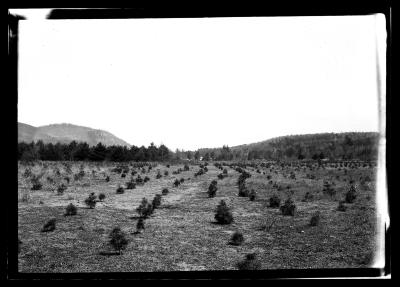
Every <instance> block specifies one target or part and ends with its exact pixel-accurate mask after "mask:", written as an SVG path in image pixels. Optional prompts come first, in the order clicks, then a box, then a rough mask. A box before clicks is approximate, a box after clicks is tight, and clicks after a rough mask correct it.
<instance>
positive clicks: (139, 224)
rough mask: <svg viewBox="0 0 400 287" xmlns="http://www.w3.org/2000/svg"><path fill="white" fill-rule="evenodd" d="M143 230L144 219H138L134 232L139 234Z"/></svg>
mask: <svg viewBox="0 0 400 287" xmlns="http://www.w3.org/2000/svg"><path fill="white" fill-rule="evenodd" d="M143 230H144V219H143V217H140V218H139V220H138V222H137V223H136V232H137V233H141V232H142V231H143Z"/></svg>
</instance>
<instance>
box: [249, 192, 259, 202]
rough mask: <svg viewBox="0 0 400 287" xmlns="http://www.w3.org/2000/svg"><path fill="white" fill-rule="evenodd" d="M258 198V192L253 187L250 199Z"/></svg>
mask: <svg viewBox="0 0 400 287" xmlns="http://www.w3.org/2000/svg"><path fill="white" fill-rule="evenodd" d="M256 198H257V193H256V192H255V191H254V190H253V189H252V190H251V191H250V192H249V199H250V201H254V200H256Z"/></svg>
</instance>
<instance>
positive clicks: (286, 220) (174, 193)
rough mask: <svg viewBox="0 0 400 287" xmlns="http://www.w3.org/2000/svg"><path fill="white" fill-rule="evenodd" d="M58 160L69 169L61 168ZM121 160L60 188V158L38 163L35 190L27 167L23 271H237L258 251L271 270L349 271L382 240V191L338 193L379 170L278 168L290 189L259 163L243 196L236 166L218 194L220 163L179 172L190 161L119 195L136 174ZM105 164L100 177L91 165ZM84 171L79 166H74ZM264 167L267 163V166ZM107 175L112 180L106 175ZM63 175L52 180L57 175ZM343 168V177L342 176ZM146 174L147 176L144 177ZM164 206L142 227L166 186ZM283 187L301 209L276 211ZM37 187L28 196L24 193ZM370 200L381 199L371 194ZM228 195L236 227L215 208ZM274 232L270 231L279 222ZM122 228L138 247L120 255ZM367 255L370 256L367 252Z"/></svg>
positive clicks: (22, 182)
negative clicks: (47, 226)
mask: <svg viewBox="0 0 400 287" xmlns="http://www.w3.org/2000/svg"><path fill="white" fill-rule="evenodd" d="M56 166H58V167H59V169H60V171H61V176H60V177H57V176H56V175H55V174H53V167H56ZM113 167H115V165H111V164H110V165H107V164H102V165H100V167H99V170H98V168H97V167H96V166H95V165H94V164H88V163H87V164H85V172H86V175H85V177H84V178H83V179H82V180H80V181H74V180H73V175H72V176H70V177H71V182H70V184H68V189H67V190H66V191H65V192H64V194H63V195H57V192H56V187H57V184H58V183H60V182H62V178H63V177H65V176H66V171H65V169H64V168H63V166H62V165H61V164H60V163H50V164H49V167H47V168H44V167H43V166H39V165H36V166H35V167H33V168H32V172H33V173H34V174H39V173H40V172H44V173H45V175H44V176H43V180H42V182H43V189H42V190H39V191H31V190H30V185H29V181H28V180H26V179H25V178H23V176H22V174H23V172H24V169H25V167H23V166H20V169H19V179H20V180H19V194H20V198H21V200H20V201H19V210H18V213H19V228H18V233H19V238H20V239H21V241H22V242H23V244H22V247H21V252H20V253H19V270H20V271H21V272H140V271H177V270H231V269H237V268H236V264H237V262H239V261H241V260H242V259H243V258H244V257H245V255H246V254H248V253H252V252H255V253H256V254H257V258H258V259H259V260H260V262H261V268H262V269H276V268H346V267H366V266H367V264H368V263H369V262H368V260H367V259H368V258H369V257H370V255H371V253H372V251H373V248H374V243H375V225H374V224H375V218H376V212H375V200H374V199H375V196H374V187H373V183H372V187H371V188H368V189H366V190H365V189H361V190H359V192H358V197H357V199H356V201H355V203H353V204H348V205H347V206H348V209H347V211H346V212H338V211H336V208H337V205H338V200H339V199H342V198H343V196H344V193H345V192H346V191H347V190H346V188H347V186H348V182H344V181H343V178H349V177H352V178H354V179H358V178H359V177H360V176H361V175H363V176H365V175H369V176H370V177H371V178H374V176H373V175H374V171H373V170H372V169H366V168H365V169H363V168H361V169H358V170H349V171H348V175H347V176H344V172H343V170H342V171H338V170H336V169H326V170H317V171H311V172H310V171H307V172H302V171H300V172H296V180H293V179H290V178H289V177H288V178H285V177H283V176H282V174H283V172H286V173H288V171H287V170H285V171H280V172H278V174H275V173H270V172H267V174H271V175H272V180H273V181H274V182H275V181H276V182H277V183H278V184H280V185H282V186H284V187H286V186H287V185H290V186H291V188H290V190H287V189H286V188H284V189H283V190H282V191H279V192H277V191H276V189H274V188H272V185H269V184H268V180H267V178H266V175H263V174H262V173H261V174H259V173H256V172H255V171H252V169H249V170H250V173H251V174H252V177H251V178H249V179H247V181H246V185H247V186H248V187H249V188H250V189H251V188H253V189H254V190H255V191H256V192H257V199H256V200H255V201H250V200H249V199H248V198H243V197H238V196H237V194H238V187H237V185H236V182H237V178H238V176H239V173H238V172H236V171H234V170H233V169H230V168H228V176H227V177H226V178H224V179H223V180H218V191H217V194H216V197H214V198H208V195H207V190H208V185H209V183H210V182H211V181H212V180H213V179H217V176H218V174H219V173H220V170H219V169H217V168H216V167H214V166H213V165H209V166H208V169H209V171H208V172H207V173H206V174H204V175H201V176H198V177H194V176H193V174H194V172H196V171H197V170H198V168H197V167H191V169H190V171H183V172H181V173H180V174H179V175H172V171H173V170H177V169H178V168H179V167H181V168H182V169H183V165H181V166H171V167H170V168H169V169H167V168H166V167H165V166H161V165H159V166H157V167H156V168H153V169H152V170H151V171H150V173H146V175H148V176H149V177H150V179H151V180H150V181H149V182H147V183H146V184H144V185H138V186H136V189H132V190H125V193H124V194H116V192H115V191H116V189H117V187H118V185H119V184H121V185H122V186H125V183H126V182H127V181H128V180H129V178H130V173H128V176H127V177H126V178H121V176H120V174H117V173H112V172H110V170H111V169H112V168H113ZM92 169H95V170H96V175H92V173H91V170H92ZM157 169H160V170H161V171H164V170H169V171H170V173H169V175H168V176H163V177H162V178H160V179H156V174H157ZM72 170H73V172H74V173H77V172H78V171H79V164H73V167H72ZM260 170H261V171H267V169H262V168H260ZM306 173H313V174H315V175H316V179H317V180H311V179H306V178H305V174H306ZM105 174H107V175H109V176H110V181H109V182H106V181H105ZM49 175H50V176H52V177H53V178H54V184H53V185H51V184H49V183H48V182H47V181H46V180H45V179H46V177H47V176H49ZM336 175H340V180H335V176H336ZM144 176H145V175H143V176H142V177H143V178H144ZM181 177H183V178H185V179H186V178H189V177H190V178H191V179H190V180H185V182H184V183H183V184H181V185H180V186H179V187H173V182H174V180H175V178H178V179H180V178H181ZM331 178H333V181H335V183H336V185H335V189H337V194H336V196H335V197H334V198H331V197H329V196H327V195H325V194H323V192H322V187H323V181H324V180H325V179H329V180H330V179H331ZM165 187H166V188H168V189H169V191H170V192H169V193H168V194H167V195H164V196H162V200H161V206H160V207H159V208H158V209H156V210H155V212H154V214H153V215H152V216H150V218H148V219H146V221H145V228H146V229H145V230H144V232H143V233H141V234H135V231H136V223H137V220H138V219H137V213H136V211H135V209H136V208H137V206H138V205H139V204H140V202H141V200H142V198H143V197H146V198H147V199H148V200H150V201H151V199H152V198H153V197H154V196H155V194H157V193H161V191H162V189H163V188H165ZM307 191H309V192H311V193H312V194H313V195H314V199H313V200H312V201H311V202H302V201H301V200H302V199H303V197H304V194H305V193H306V192H307ZM91 192H95V193H96V195H98V194H100V193H104V194H105V195H106V198H105V200H104V202H98V203H97V205H96V207H95V208H94V209H88V208H87V207H86V206H85V204H84V199H85V198H86V197H87V196H88V194H89V193H91ZM275 192H277V193H279V194H280V196H281V198H282V202H284V200H285V199H286V198H287V196H289V195H290V196H291V197H292V198H293V199H294V201H295V204H296V206H297V209H296V213H295V216H294V217H292V216H283V215H281V212H280V211H279V209H272V208H268V207H267V206H268V199H269V197H270V196H271V195H272V194H273V193H275ZM24 194H29V196H27V197H28V199H27V200H22V198H23V195H24ZM368 197H370V198H371V199H369V200H368ZM221 199H223V200H225V202H226V203H227V205H228V207H229V208H230V209H231V211H232V214H233V218H234V221H233V223H232V224H229V225H218V224H215V220H214V212H215V209H216V207H217V205H218V203H219V202H220V201H221ZM69 203H73V204H74V205H75V206H77V207H78V214H77V215H75V216H64V213H65V207H66V206H67V205H68V204H69ZM316 211H320V214H321V222H320V224H319V225H318V226H314V227H311V226H309V220H310V217H311V216H312V214H313V213H314V212H316ZM53 217H54V218H56V220H57V226H56V229H55V230H54V231H53V232H48V233H42V232H40V229H41V228H42V226H43V224H44V223H46V222H47V221H48V220H49V219H50V218H53ZM271 222H274V224H273V225H272V227H271V228H270V229H269V231H266V229H263V228H261V227H262V226H263V225H268V226H269V225H270V223H271ZM116 226H119V227H121V229H122V230H123V231H124V232H126V233H127V234H128V240H129V244H128V246H127V248H126V250H124V252H123V253H122V255H116V256H111V255H113V254H114V253H113V250H112V249H111V247H110V246H108V244H107V242H108V235H109V232H110V231H111V230H112V229H113V228H114V227H116ZM237 230H240V231H241V232H242V233H243V235H244V237H245V238H246V240H245V242H244V243H243V244H242V245H240V246H233V245H230V244H228V243H229V241H230V238H231V236H232V234H233V233H234V232H235V231H237ZM366 258H367V259H366Z"/></svg>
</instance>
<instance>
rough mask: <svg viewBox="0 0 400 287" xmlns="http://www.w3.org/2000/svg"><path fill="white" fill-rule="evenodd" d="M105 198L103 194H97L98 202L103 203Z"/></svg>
mask: <svg viewBox="0 0 400 287" xmlns="http://www.w3.org/2000/svg"><path fill="white" fill-rule="evenodd" d="M105 198H106V195H105V194H104V193H100V194H99V200H100V201H103V200H104V199H105Z"/></svg>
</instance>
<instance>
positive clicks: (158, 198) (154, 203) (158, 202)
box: [151, 194, 161, 209]
mask: <svg viewBox="0 0 400 287" xmlns="http://www.w3.org/2000/svg"><path fill="white" fill-rule="evenodd" d="M151 204H152V206H153V209H156V208H158V207H159V206H160V205H161V194H156V195H155V196H154V198H153V201H152V203H151Z"/></svg>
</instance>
